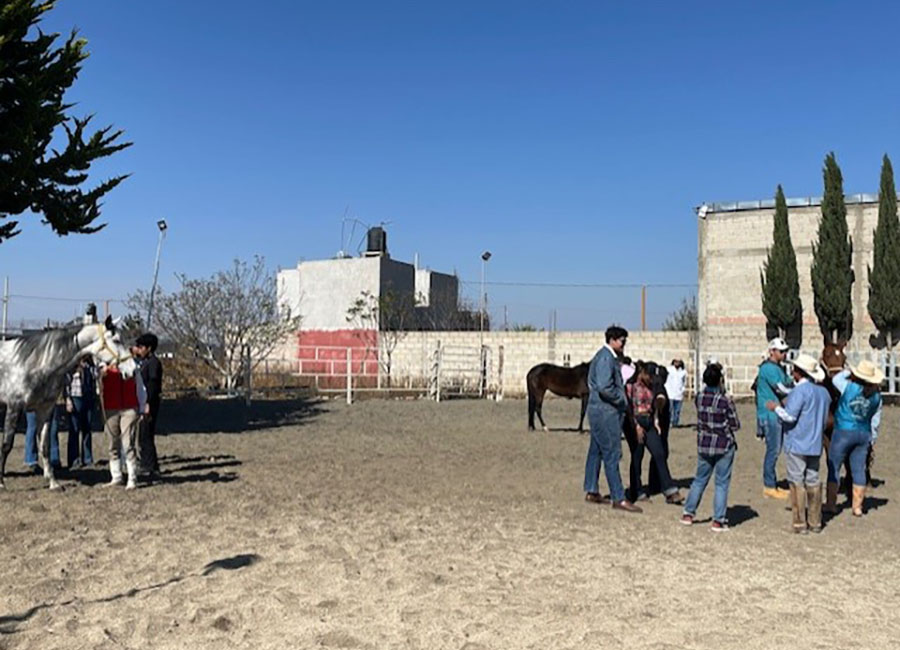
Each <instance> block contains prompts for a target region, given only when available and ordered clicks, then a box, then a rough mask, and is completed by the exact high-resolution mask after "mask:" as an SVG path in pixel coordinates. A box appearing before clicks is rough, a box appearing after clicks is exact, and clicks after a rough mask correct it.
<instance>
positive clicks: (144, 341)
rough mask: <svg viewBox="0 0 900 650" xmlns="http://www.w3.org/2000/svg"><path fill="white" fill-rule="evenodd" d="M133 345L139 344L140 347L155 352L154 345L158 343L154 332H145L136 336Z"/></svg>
mask: <svg viewBox="0 0 900 650" xmlns="http://www.w3.org/2000/svg"><path fill="white" fill-rule="evenodd" d="M134 344H135V345H140V346H141V347H147V348H150V352H156V346H158V345H159V339H158V338H157V337H156V334H151V333H150V332H147V333H146V334H141V335H140V336H139V337H137V340H136V341H135V342H134Z"/></svg>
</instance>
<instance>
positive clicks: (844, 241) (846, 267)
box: [811, 152, 855, 343]
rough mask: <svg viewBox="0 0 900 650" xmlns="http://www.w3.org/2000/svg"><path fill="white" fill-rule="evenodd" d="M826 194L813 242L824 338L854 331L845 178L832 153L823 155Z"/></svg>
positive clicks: (815, 289) (843, 336) (815, 299)
mask: <svg viewBox="0 0 900 650" xmlns="http://www.w3.org/2000/svg"><path fill="white" fill-rule="evenodd" d="M823 174H824V179H825V194H824V195H823V197H822V218H821V219H820V220H819V232H818V237H817V241H816V243H815V244H813V262H812V273H811V275H812V287H813V304H814V306H815V311H816V316H817V317H818V319H819V329H821V330H822V336H823V337H824V339H825V342H828V343H837V342H838V341H841V340H844V341H846V340H848V339H849V338H850V336H852V334H853V301H852V296H851V291H852V288H853V281H854V279H855V278H854V275H853V267H852V258H853V242H852V241H851V240H850V236H849V233H848V232H847V206H846V205H844V181H843V178H842V177H841V169H840V167H838V164H837V161H836V160H835V158H834V153H833V152H832V153H829V154H828V155H827V156H826V157H825V169H824V172H823Z"/></svg>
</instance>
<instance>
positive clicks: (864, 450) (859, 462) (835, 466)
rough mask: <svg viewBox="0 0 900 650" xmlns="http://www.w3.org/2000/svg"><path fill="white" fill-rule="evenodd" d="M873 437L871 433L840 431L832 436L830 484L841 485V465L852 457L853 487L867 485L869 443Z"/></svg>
mask: <svg viewBox="0 0 900 650" xmlns="http://www.w3.org/2000/svg"><path fill="white" fill-rule="evenodd" d="M871 439H872V436H871V433H870V432H869V431H844V430H838V431H835V432H834V433H833V434H832V435H831V447H830V448H829V450H828V482H829V483H840V479H841V465H842V464H843V463H844V459H845V458H846V457H847V456H850V473H851V474H852V475H853V485H861V486H865V484H866V455H867V454H868V453H869V442H870V441H871Z"/></svg>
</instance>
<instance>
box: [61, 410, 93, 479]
mask: <svg viewBox="0 0 900 650" xmlns="http://www.w3.org/2000/svg"><path fill="white" fill-rule="evenodd" d="M71 399H72V412H71V413H69V414H68V415H69V442H68V444H67V445H66V458H67V459H68V464H69V467H71V466H72V463H74V462H75V460H76V459H80V460H81V462H82V464H84V465H91V464H92V463H93V462H94V455H93V454H92V453H91V415H92V413H93V411H94V403H93V401H87V400H85V399H84V398H83V397H73V398H71ZM79 439H80V441H81V445H80V447H81V448H80V450H79V444H78V443H79ZM79 451H80V453H79Z"/></svg>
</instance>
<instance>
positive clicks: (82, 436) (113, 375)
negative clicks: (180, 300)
mask: <svg viewBox="0 0 900 650" xmlns="http://www.w3.org/2000/svg"><path fill="white" fill-rule="evenodd" d="M158 344H159V340H158V338H157V336H156V335H155V334H151V333H145V334H141V335H140V336H139V337H137V339H136V340H135V342H134V345H133V346H132V347H131V354H132V356H133V357H134V359H135V361H136V363H137V365H138V368H139V370H138V372H137V373H135V375H134V376H133V377H129V378H127V379H126V378H124V377H123V376H122V374H121V373H120V372H119V369H118V368H117V367H116V366H100V367H99V368H98V367H97V366H95V365H94V363H93V360H92V358H91V356H90V355H86V356H85V357H83V358H82V359H80V360H79V361H78V365H77V366H76V367H75V368H74V369H73V370H72V371H71V372H69V373H67V374H66V377H65V381H64V385H63V390H62V393H61V395H60V399H59V401H58V402H57V404H56V405H55V406H54V408H53V413H52V414H51V417H50V422H49V427H50V429H49V432H48V433H49V436H50V457H49V461H50V463H51V464H53V465H54V466H55V467H57V468H61V467H62V463H61V460H60V451H59V434H58V431H59V417H60V416H61V415H62V413H63V411H64V412H65V415H66V417H67V420H68V429H69V436H68V442H67V467H68V468H69V469H70V470H75V469H79V468H84V467H90V466H92V465H93V463H94V459H93V444H92V431H93V414H94V411H95V409H96V407H97V406H99V410H100V412H101V414H102V416H103V430H104V432H105V433H106V438H107V443H108V445H109V471H110V482H109V485H123V484H125V486H126V488H127V489H134V488H136V487H138V483H139V481H152V480H153V479H155V478H158V477H159V459H158V456H157V452H156V425H157V420H158V416H159V406H160V401H161V395H162V363H161V362H160V360H159V359H158V358H157V356H156V348H157V346H158ZM25 417H26V432H25V465H26V466H28V467H31V468H32V469H33V470H34V471H38V472H39V471H40V467H39V465H38V449H37V438H38V435H37V434H38V432H37V431H36V426H35V422H36V417H35V414H34V412H33V411H28V412H26V414H25ZM123 462H124V467H123ZM126 480H127V482H126Z"/></svg>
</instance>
